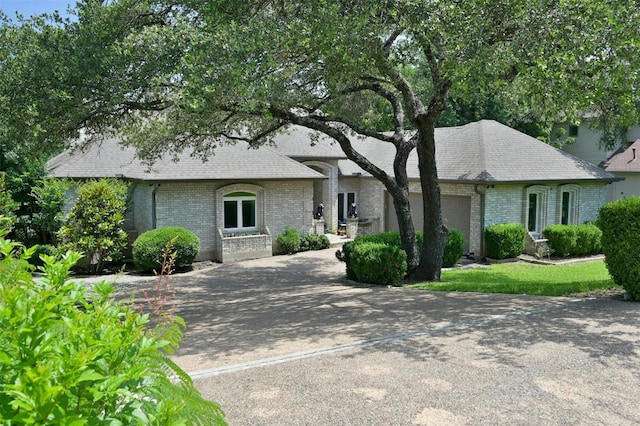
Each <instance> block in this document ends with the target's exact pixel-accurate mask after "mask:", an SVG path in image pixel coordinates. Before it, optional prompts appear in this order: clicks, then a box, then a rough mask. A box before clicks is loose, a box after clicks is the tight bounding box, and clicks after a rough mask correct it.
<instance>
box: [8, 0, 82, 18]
mask: <svg viewBox="0 0 640 426" xmlns="http://www.w3.org/2000/svg"><path fill="white" fill-rule="evenodd" d="M70 4H71V5H73V6H75V4H76V0H0V10H2V11H3V12H4V13H5V14H7V16H8V17H9V18H10V19H15V16H16V11H18V12H20V13H22V14H23V15H24V16H25V18H28V17H30V16H31V15H39V14H41V13H52V12H54V11H56V10H57V11H58V12H60V14H61V15H62V16H66V10H67V8H68V6H69V5H70Z"/></svg>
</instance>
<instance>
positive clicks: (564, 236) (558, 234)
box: [542, 223, 602, 256]
mask: <svg viewBox="0 0 640 426" xmlns="http://www.w3.org/2000/svg"><path fill="white" fill-rule="evenodd" d="M542 234H543V235H544V237H545V238H547V239H548V240H549V247H550V248H551V250H552V252H553V253H555V254H557V255H559V256H569V255H585V254H595V253H600V252H601V251H602V244H601V242H600V240H601V239H602V231H601V230H600V228H598V227H597V226H596V225H595V224H593V223H585V224H582V225H550V226H547V227H546V228H544V229H543V231H542Z"/></svg>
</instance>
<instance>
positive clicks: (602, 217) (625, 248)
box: [597, 197, 640, 301]
mask: <svg viewBox="0 0 640 426" xmlns="http://www.w3.org/2000/svg"><path fill="white" fill-rule="evenodd" d="M597 223H598V227H599V228H600V229H601V230H602V251H603V252H604V256H605V263H606V265H607V269H608V270H609V274H611V277H612V278H613V281H614V282H615V283H616V284H618V285H621V286H622V287H623V288H624V289H625V290H626V291H627V293H628V294H629V295H630V296H631V297H632V298H633V299H634V300H638V301H640V262H638V259H640V198H639V197H631V198H623V199H620V200H617V201H614V202H611V203H607V204H605V205H604V206H602V207H601V208H600V211H599V212H598V222H597Z"/></svg>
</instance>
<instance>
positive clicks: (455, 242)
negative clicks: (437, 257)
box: [442, 229, 464, 268]
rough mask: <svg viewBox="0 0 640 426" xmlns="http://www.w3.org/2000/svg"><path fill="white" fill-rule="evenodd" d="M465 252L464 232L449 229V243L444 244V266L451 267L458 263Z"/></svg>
mask: <svg viewBox="0 0 640 426" xmlns="http://www.w3.org/2000/svg"><path fill="white" fill-rule="evenodd" d="M463 254H464V234H463V233H462V232H460V231H458V230H457V229H451V230H449V236H448V237H447V243H446V244H445V246H444V255H443V257H442V266H443V267H445V268H450V267H452V266H455V264H456V263H458V260H460V258H461V257H462V255H463Z"/></svg>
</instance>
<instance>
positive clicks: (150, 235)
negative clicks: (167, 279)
mask: <svg viewBox="0 0 640 426" xmlns="http://www.w3.org/2000/svg"><path fill="white" fill-rule="evenodd" d="M174 238H175V241H173V245H172V246H171V250H172V251H175V252H176V259H175V266H178V267H179V266H186V265H190V264H191V263H193V261H194V259H195V258H196V256H198V253H199V252H200V239H199V238H198V236H197V235H196V234H194V233H193V232H191V231H189V230H188V229H185V228H181V227H179V226H167V227H163V228H158V229H152V230H151V231H147V232H145V233H143V234H141V235H140V236H139V237H138V238H136V240H135V241H134V243H133V262H134V263H135V265H136V267H137V268H139V269H142V270H143V271H152V270H159V268H160V265H161V263H162V256H163V254H164V251H165V248H166V246H167V243H169V242H170V241H171V240H172V239H174Z"/></svg>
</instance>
